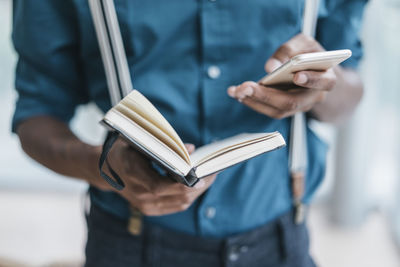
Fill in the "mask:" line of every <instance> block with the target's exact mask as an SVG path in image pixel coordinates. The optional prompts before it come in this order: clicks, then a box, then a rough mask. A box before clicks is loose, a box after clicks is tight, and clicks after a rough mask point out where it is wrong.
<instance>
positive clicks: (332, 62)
mask: <svg viewBox="0 0 400 267" xmlns="http://www.w3.org/2000/svg"><path fill="white" fill-rule="evenodd" d="M349 57H351V50H349V49H343V50H333V51H325V52H315V53H306V54H300V55H297V56H294V57H292V58H291V59H290V60H289V61H288V62H286V63H285V64H283V65H282V66H280V67H279V68H278V69H276V70H275V71H273V72H271V73H270V74H268V75H267V76H265V77H264V78H262V79H261V81H260V82H259V83H260V84H262V85H265V86H273V87H274V88H275V87H276V88H278V89H289V88H290V87H291V88H293V76H294V74H295V73H296V72H299V71H303V70H314V71H324V70H327V69H329V68H332V67H334V66H336V65H338V64H340V63H342V62H343V61H345V60H346V59H348V58H349Z"/></svg>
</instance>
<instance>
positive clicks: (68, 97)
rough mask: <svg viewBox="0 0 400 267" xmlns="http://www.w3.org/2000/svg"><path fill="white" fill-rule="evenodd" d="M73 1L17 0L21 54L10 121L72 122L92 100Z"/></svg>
mask: <svg viewBox="0 0 400 267" xmlns="http://www.w3.org/2000/svg"><path fill="white" fill-rule="evenodd" d="M74 12H75V10H74V6H73V4H72V1H52V0H46V1H43V0H41V1H35V0H15V1H14V5H13V33H12V39H13V44H14V47H15V50H16V52H17V54H18V63H17V68H16V75H15V88H16V90H17V92H18V98H17V101H16V108H15V112H14V116H13V120H12V131H13V132H15V131H16V128H17V127H18V125H19V123H21V122H22V121H23V120H25V119H28V118H31V117H34V116H38V115H49V116H53V117H56V118H58V119H60V120H62V121H65V122H68V121H69V120H70V119H71V118H72V116H73V115H74V111H75V109H76V107H77V105H79V104H82V103H86V102H87V101H88V97H87V92H86V90H85V86H84V79H83V73H82V70H81V69H82V68H81V64H80V57H79V42H78V40H79V31H78V28H77V25H76V16H75V14H74Z"/></svg>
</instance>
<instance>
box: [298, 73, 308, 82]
mask: <svg viewBox="0 0 400 267" xmlns="http://www.w3.org/2000/svg"><path fill="white" fill-rule="evenodd" d="M307 80H308V78H307V75H305V74H303V73H299V74H298V75H297V76H296V83H298V84H305V83H306V82H307Z"/></svg>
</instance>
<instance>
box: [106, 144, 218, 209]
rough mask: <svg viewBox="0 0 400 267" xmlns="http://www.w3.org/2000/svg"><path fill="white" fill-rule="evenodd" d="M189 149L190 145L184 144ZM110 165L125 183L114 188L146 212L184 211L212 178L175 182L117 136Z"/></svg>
mask: <svg viewBox="0 0 400 267" xmlns="http://www.w3.org/2000/svg"><path fill="white" fill-rule="evenodd" d="M186 147H187V148H188V151H189V153H191V152H193V151H194V146H193V145H186ZM108 162H109V164H110V166H111V167H112V168H113V169H114V170H115V171H116V173H117V174H118V175H119V176H120V177H121V179H122V180H123V181H124V183H125V188H124V189H123V190H121V191H117V192H118V193H119V194H120V195H122V196H123V197H124V198H125V199H126V200H128V201H129V203H130V204H131V206H133V207H135V208H137V209H138V210H140V211H141V212H142V213H143V214H145V215H148V216H158V215H165V214H170V213H175V212H179V211H184V210H186V209H187V208H189V206H190V205H191V204H192V203H193V202H194V201H195V200H196V199H197V197H199V196H200V195H201V194H202V193H203V192H204V191H205V190H206V189H207V188H208V187H209V186H210V185H211V184H212V183H213V182H214V180H215V177H216V175H211V176H209V177H206V178H204V179H202V180H200V181H199V182H198V183H197V184H196V186H194V187H193V188H190V187H187V186H185V185H183V184H180V183H177V182H175V181H173V180H170V179H167V178H166V177H162V176H160V175H159V174H158V173H157V172H156V171H154V170H153V169H152V168H151V167H150V164H149V161H148V160H147V159H145V158H144V157H143V156H142V155H141V154H140V153H138V152H137V151H135V150H134V149H133V148H132V147H130V146H129V145H128V144H127V143H126V142H125V141H123V140H121V139H118V140H117V141H116V142H115V144H114V146H113V148H112V149H111V151H110V153H109V155H108Z"/></svg>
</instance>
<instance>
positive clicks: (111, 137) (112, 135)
mask: <svg viewBox="0 0 400 267" xmlns="http://www.w3.org/2000/svg"><path fill="white" fill-rule="evenodd" d="M118 135H119V134H118V133H117V132H108V134H107V138H106V140H105V141H104V144H103V151H101V155H100V160H99V170H100V175H101V177H103V179H104V180H106V182H107V183H108V184H109V185H111V186H112V187H114V188H115V189H117V190H122V189H123V188H124V187H125V184H124V182H123V181H122V179H121V178H120V177H119V175H118V174H117V173H116V172H115V171H114V170H113V168H111V166H110V164H109V163H108V161H107V156H108V152H110V150H111V148H112V146H113V144H114V143H115V141H117V139H118ZM104 162H105V163H106V165H107V168H108V170H109V171H110V173H111V176H113V178H114V179H113V178H111V177H110V176H108V175H107V174H106V173H105V172H104V171H103V165H104Z"/></svg>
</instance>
